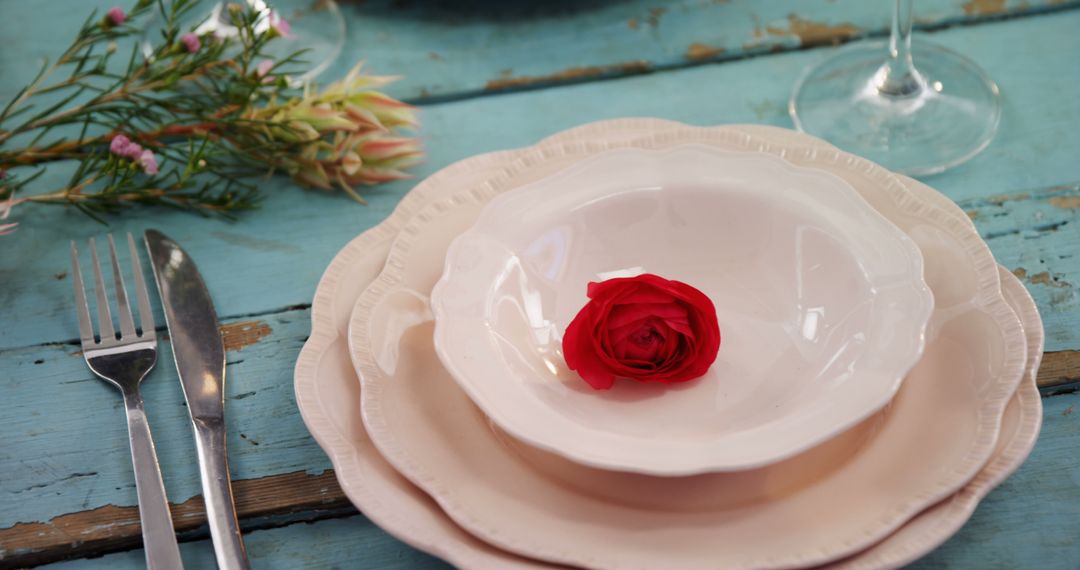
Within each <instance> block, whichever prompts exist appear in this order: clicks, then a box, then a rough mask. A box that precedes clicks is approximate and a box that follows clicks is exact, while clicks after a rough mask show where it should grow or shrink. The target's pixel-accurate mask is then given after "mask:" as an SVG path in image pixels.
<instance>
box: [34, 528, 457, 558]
mask: <svg viewBox="0 0 1080 570" xmlns="http://www.w3.org/2000/svg"><path fill="white" fill-rule="evenodd" d="M244 544H245V546H247V550H248V556H249V557H250V559H251V565H252V567H254V568H258V569H259V570H299V569H304V570H307V569H311V570H315V569H320V568H364V569H371V570H375V569H378V570H443V569H447V568H450V566H449V565H448V564H446V563H445V562H442V561H441V560H439V559H437V558H433V557H431V556H428V555H427V554H424V553H422V552H420V551H417V550H414V549H413V548H410V547H409V546H407V545H405V544H403V543H401V542H398V541H397V540H394V539H393V538H392V537H390V536H389V535H387V534H386V533H384V532H383V531H382V530H380V529H379V527H377V526H375V525H374V524H372V523H371V521H369V520H367V519H366V518H364V517H362V516H354V517H349V518H345V519H335V520H327V521H321V522H318V523H314V524H303V523H301V524H296V525H292V526H289V527H285V528H277V529H271V530H263V531H256V532H252V533H249V534H247V535H246V536H245V537H244ZM180 554H181V556H182V557H183V559H184V566H185V567H187V568H192V569H198V568H215V567H216V566H215V562H214V549H213V546H212V545H211V543H210V541H209V540H199V541H195V542H184V543H181V544H180ZM143 557H144V554H143V551H142V549H137V550H130V551H127V552H120V553H116V554H109V555H106V556H103V557H101V558H90V559H84V560H73V561H70V562H60V563H57V564H49V565H46V566H42V567H41V568H50V569H56V570H83V569H92V568H110V569H113V570H124V569H127V568H132V569H135V568H145V567H146V561H145V559H144V558H143Z"/></svg>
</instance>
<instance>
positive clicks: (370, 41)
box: [0, 0, 1080, 99]
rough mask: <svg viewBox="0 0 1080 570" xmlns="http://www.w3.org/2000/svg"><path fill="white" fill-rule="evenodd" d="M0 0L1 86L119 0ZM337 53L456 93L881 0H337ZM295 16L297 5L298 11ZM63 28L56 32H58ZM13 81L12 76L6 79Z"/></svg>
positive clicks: (751, 50)
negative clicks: (341, 27) (95, 11)
mask: <svg viewBox="0 0 1080 570" xmlns="http://www.w3.org/2000/svg"><path fill="white" fill-rule="evenodd" d="M29 2H30V0H21V1H16V2H13V1H10V0H9V1H7V2H4V3H0V37H4V38H7V42H8V43H7V46H8V48H7V49H5V50H3V51H4V52H5V53H3V54H0V70H4V73H3V79H4V81H3V82H2V83H0V98H4V95H7V94H10V93H12V92H13V91H14V89H17V88H18V86H19V85H21V84H22V83H23V82H24V81H25V80H26V79H28V78H29V74H31V73H33V71H34V69H32V68H33V66H32V65H27V62H32V61H34V60H36V59H38V58H40V57H41V56H43V55H47V54H51V53H55V50H56V49H57V47H58V46H57V45H56V38H57V36H56V35H55V34H40V33H36V32H34V30H35V29H37V28H38V27H39V26H47V27H49V28H50V29H52V27H54V26H57V23H59V24H60V25H59V26H57V28H58V30H57V31H63V30H66V29H73V28H74V27H75V26H77V25H78V24H79V22H80V21H81V20H82V18H83V17H84V14H85V13H86V12H88V11H89V9H90V7H92V6H97V7H102V8H107V7H108V6H110V5H112V4H118V5H121V6H123V5H125V4H128V3H130V2H119V1H115V0H93V1H90V2H88V1H86V0H66V1H62V2H61V1H56V0H53V1H51V2H47V3H40V2H37V3H34V8H33V10H29V9H27V7H28V6H30V3H29ZM1077 5H1080V1H1077V0H1068V1H1065V2H1062V1H1060V0H921V1H920V2H919V3H918V4H917V9H918V14H917V15H918V20H919V24H920V25H921V26H924V27H926V26H942V25H948V24H951V23H958V22H971V21H976V20H980V19H984V18H988V17H1001V16H1008V15H1015V14H1025V13H1033V12H1038V11H1041V10H1045V9H1050V8H1054V9H1061V8H1064V7H1069V6H1077ZM342 11H343V13H344V14H345V15H346V17H347V18H348V28H347V29H348V32H347V41H346V44H345V48H344V50H343V53H344V56H345V57H343V58H342V59H341V60H340V61H339V62H338V63H337V65H336V66H335V67H334V68H331V69H330V70H329V72H328V74H327V75H328V77H334V76H335V75H336V74H340V73H342V72H343V71H344V70H345V69H346V68H348V67H349V66H350V65H351V64H352V63H354V62H355V61H356V60H359V59H365V60H367V62H368V63H369V65H370V67H371V68H372V69H374V70H376V71H378V72H380V73H384V74H404V75H406V78H405V80H404V81H402V82H401V83H399V84H397V85H395V86H394V87H392V88H391V92H392V93H393V94H395V95H399V96H403V97H406V98H410V99H424V98H427V97H441V98H446V97H457V96H461V95H463V94H469V93H477V92H482V91H484V90H490V89H505V88H517V87H523V86H532V85H537V84H544V83H552V82H556V83H557V82H567V81H580V80H582V79H585V78H590V77H597V76H608V75H622V74H626V73H640V72H642V71H646V70H648V69H658V68H668V67H672V66H681V65H686V64H691V63H694V62H698V61H704V60H709V59H731V58H736V57H741V56H744V55H748V54H755V53H767V52H768V51H770V50H776V49H794V48H798V47H804V46H806V45H814V44H820V43H823V42H829V41H831V40H833V39H836V38H848V37H853V36H859V35H863V34H883V33H884V32H885V30H887V27H888V18H889V2H887V1H885V0H877V1H873V2H866V1H865V0H803V1H801V2H790V1H789V0H726V1H725V0H722V1H715V0H668V1H663V2H659V1H656V0H626V1H618V2H615V1H611V0H591V1H589V2H554V3H552V2H490V1H485V0H470V1H467V2H452V3H432V2H400V1H398V0H372V1H365V2H349V1H345V2H342ZM300 17H302V16H300ZM61 37H63V36H62V35H61ZM8 81H11V83H8Z"/></svg>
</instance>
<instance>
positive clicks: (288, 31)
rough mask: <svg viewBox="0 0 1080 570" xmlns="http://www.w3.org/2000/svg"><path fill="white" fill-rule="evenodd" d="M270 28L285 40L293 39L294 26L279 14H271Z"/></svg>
mask: <svg viewBox="0 0 1080 570" xmlns="http://www.w3.org/2000/svg"><path fill="white" fill-rule="evenodd" d="M270 26H271V27H272V28H273V29H274V31H276V32H277V33H279V34H281V37H283V38H289V37H292V26H290V25H289V21H288V20H286V19H285V18H282V17H281V14H278V13H277V12H270Z"/></svg>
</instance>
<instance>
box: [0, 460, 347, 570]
mask: <svg viewBox="0 0 1080 570" xmlns="http://www.w3.org/2000/svg"><path fill="white" fill-rule="evenodd" d="M233 492H234V494H235V498H236V512H237V515H238V516H239V517H240V519H241V520H242V521H243V523H242V527H243V530H244V531H250V530H252V529H256V528H267V527H273V526H279V525H281V524H285V523H286V522H295V521H296V520H297V519H298V518H303V519H305V520H314V519H324V518H330V517H334V516H343V515H345V514H348V513H355V512H356V509H355V508H354V507H353V506H352V503H350V502H349V501H348V499H346V498H345V495H344V493H342V491H341V488H340V487H339V486H338V484H337V480H336V479H335V478H334V474H333V472H330V471H327V472H324V473H321V474H318V475H311V474H308V473H304V472H296V473H286V474H283V475H274V476H270V477H263V478H260V479H246V480H239V481H234V482H233ZM171 509H172V516H173V524H174V526H175V527H176V532H177V533H178V534H180V535H181V536H185V535H189V536H206V535H207V522H206V508H205V505H204V503H203V498H202V495H196V496H194V497H192V498H190V499H188V500H186V501H184V502H182V503H172V504H171ZM295 515H300V517H297V516H295ZM141 532H142V527H141V525H140V524H139V509H138V507H135V506H130V507H117V506H115V505H104V506H101V507H98V508H96V509H91V510H87V511H81V512H77V513H71V514H66V515H61V516H58V517H54V518H52V519H51V520H49V521H46V522H35V523H19V524H16V525H15V526H12V527H9V528H6V529H2V530H0V568H20V567H24V566H31V565H35V564H46V563H49V562H56V561H58V560H64V559H71V558H85V557H90V556H100V555H102V554H106V553H109V552H116V551H119V550H127V549H131V548H137V547H139V545H140V544H142V535H141Z"/></svg>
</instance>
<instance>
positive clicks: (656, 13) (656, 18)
mask: <svg viewBox="0 0 1080 570" xmlns="http://www.w3.org/2000/svg"><path fill="white" fill-rule="evenodd" d="M666 13H667V8H649V17H648V18H646V19H645V21H646V22H648V23H649V27H651V28H655V27H656V26H659V25H660V17H661V16H663V15H664V14H666Z"/></svg>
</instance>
